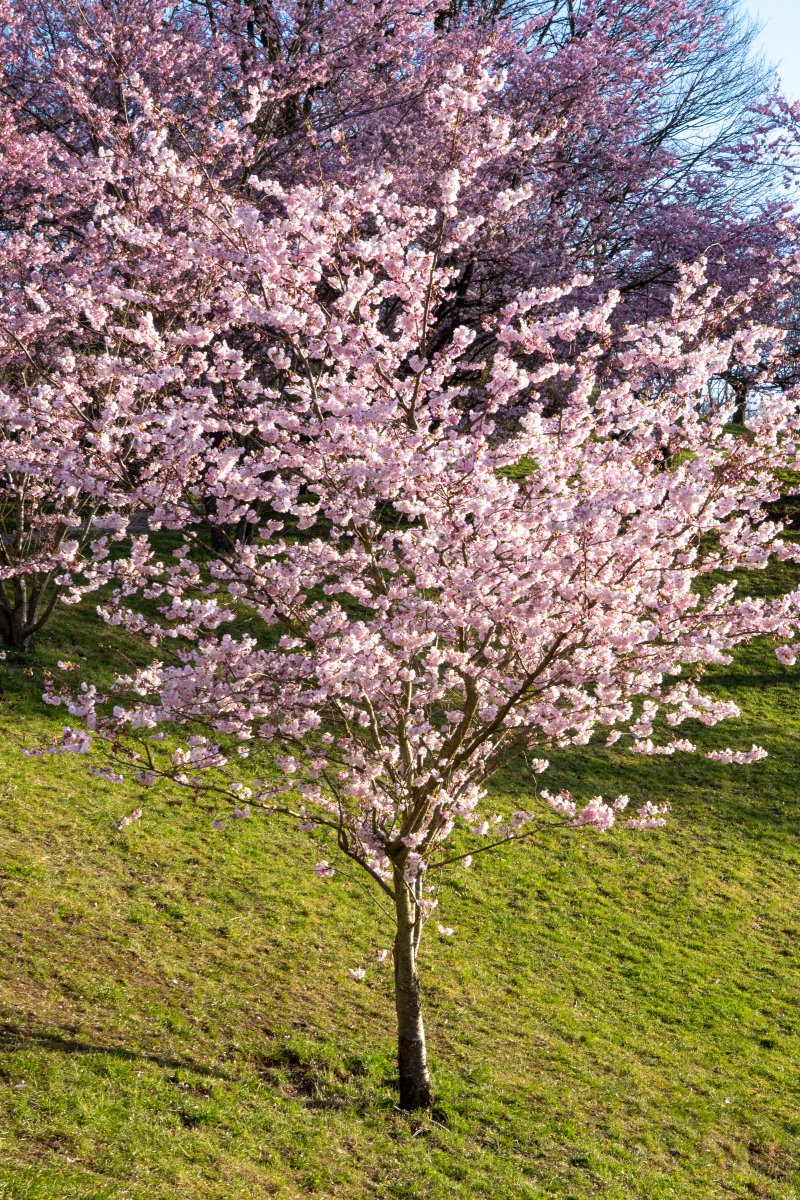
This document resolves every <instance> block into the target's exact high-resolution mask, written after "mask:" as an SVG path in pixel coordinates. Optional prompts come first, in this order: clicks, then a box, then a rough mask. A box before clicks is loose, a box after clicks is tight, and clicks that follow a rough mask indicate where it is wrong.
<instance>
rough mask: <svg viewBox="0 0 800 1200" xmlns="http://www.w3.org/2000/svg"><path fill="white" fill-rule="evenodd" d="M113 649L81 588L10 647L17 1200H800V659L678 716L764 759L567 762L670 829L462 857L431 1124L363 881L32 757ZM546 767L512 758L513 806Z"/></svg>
mask: <svg viewBox="0 0 800 1200" xmlns="http://www.w3.org/2000/svg"><path fill="white" fill-rule="evenodd" d="M788 570H789V568H784V569H783V571H782V574H784V573H785V572H786V571H788ZM751 582H753V583H756V584H759V585H760V586H764V585H765V584H768V583H769V581H768V580H763V579H761V580H759V579H758V578H757V579H755V580H753V581H751ZM772 582H773V583H775V582H776V580H775V579H773V581H772ZM782 582H785V579H784V580H783V581H782ZM122 649H124V643H123V641H122V639H121V638H120V637H119V635H117V634H115V633H114V631H107V630H105V629H100V628H98V626H97V623H96V619H95V618H93V616H92V615H91V608H90V606H86V607H85V608H80V609H77V610H70V611H69V612H65V613H63V614H61V615H60V616H59V618H58V621H57V622H56V623H55V624H54V625H53V626H52V628H51V630H50V631H49V633H48V634H47V635H46V637H45V638H44V639H43V641H42V643H41V645H40V648H39V653H38V656H37V660H36V665H35V667H34V671H33V674H32V675H30V674H27V673H26V672H27V671H29V670H30V666H29V664H27V663H24V662H23V661H22V660H14V659H13V658H12V657H11V656H9V658H8V660H7V661H6V662H5V663H3V664H0V672H2V673H1V674H0V685H2V695H0V731H1V732H2V744H1V745H0V764H1V766H0V799H2V814H3V816H2V822H1V823H0V945H2V969H1V971H0V974H1V975H2V978H1V979H0V1114H2V1115H1V1116H0V1200H67V1198H69V1200H101V1198H104V1200H105V1198H109V1200H110V1198H112V1197H113V1198H114V1200H162V1198H163V1200H167V1198H169V1200H188V1198H190V1197H191V1198H192V1200H195V1198H197V1200H200V1198H203V1200H211V1198H214V1200H244V1198H246V1197H259V1198H260V1197H268V1196H280V1197H315V1198H318V1200H322V1198H323V1197H326V1198H330V1197H354V1198H355V1197H358V1198H361V1197H380V1198H387V1200H427V1198H428V1197H430V1198H431V1200H434V1198H436V1200H439V1198H442V1200H444V1198H445V1197H448V1198H449V1197H453V1198H458V1200H461V1198H466V1197H477V1196H491V1197H492V1198H493V1200H532V1198H534V1197H537V1198H538V1197H545V1196H556V1197H560V1198H563V1200H567V1198H574V1200H578V1198H581V1200H583V1198H585V1197H603V1198H604V1200H632V1198H634V1197H636V1198H639V1197H641V1198H642V1200H645V1198H646V1200H662V1198H663V1200H666V1198H667V1197H681V1198H685V1197H692V1198H694V1197H697V1198H698V1200H699V1198H705V1197H750V1196H757V1197H772V1198H775V1200H777V1198H779V1197H780V1198H781V1200H790V1198H792V1200H794V1198H795V1197H796V1196H797V1194H798V1190H799V1189H800V1151H798V1135H800V1068H799V1067H798V1049H799V1046H798V1033H800V1010H799V1009H798V1004H800V943H799V941H798V938H799V937H800V912H798V884H800V828H799V827H798V815H800V813H799V809H800V802H799V801H798V783H800V764H798V761H797V753H796V746H797V735H798V731H799V730H800V713H799V712H798V694H799V692H800V670H795V671H790V670H785V669H784V668H782V667H781V666H780V665H779V664H778V663H777V662H776V661H775V659H774V657H773V656H772V655H771V654H770V653H769V652H766V651H765V650H764V648H755V647H754V648H749V649H746V650H744V651H742V653H741V654H740V655H739V656H738V658H737V661H736V664H735V666H732V667H730V668H726V669H724V670H722V671H719V672H717V674H716V676H715V677H714V680H713V686H714V687H715V688H716V690H717V691H718V692H720V693H723V694H725V695H730V696H733V697H734V698H735V699H736V700H737V702H738V703H739V704H740V705H741V707H742V708H743V710H744V713H745V716H744V719H743V721H741V722H739V723H737V724H736V725H735V726H733V725H730V724H728V725H723V726H719V727H717V728H716V729H712V730H706V729H704V728H703V727H701V726H697V727H694V728H689V726H688V725H687V726H684V727H682V735H684V730H685V736H689V737H691V738H692V739H693V740H696V741H698V742H700V743H701V744H703V745H704V746H707V747H724V746H726V745H728V744H731V745H735V746H737V747H741V746H749V745H750V743H751V742H753V741H756V742H759V743H761V744H763V745H765V746H766V747H767V748H768V749H769V751H770V755H771V757H770V758H768V759H766V760H764V761H763V762H761V763H759V764H757V765H755V766H753V767H749V768H744V769H737V768H734V767H725V766H720V765H718V764H714V763H710V762H708V761H706V760H704V759H701V758H699V757H687V756H683V757H682V759H681V760H680V761H677V760H646V759H638V758H636V757H635V756H633V755H626V754H625V753H620V752H611V751H607V750H605V749H604V748H602V747H600V746H589V747H586V748H583V749H581V750H577V751H574V752H571V753H569V754H564V755H561V756H560V757H559V758H558V760H557V761H554V765H553V767H552V768H551V771H550V772H548V775H547V776H546V777H545V779H546V781H547V783H548V786H550V787H553V786H554V785H555V786H559V787H560V786H567V787H569V788H570V789H571V790H573V792H574V793H575V794H576V795H577V796H578V797H581V798H583V797H587V796H589V795H591V794H593V793H595V792H597V791H600V792H602V793H603V794H605V795H606V796H609V795H611V796H613V795H616V794H617V793H618V792H621V791H628V792H629V793H630V794H631V796H632V797H633V799H634V801H639V802H641V801H644V800H646V799H654V800H655V799H663V798H665V797H666V798H669V799H671V800H672V802H673V805H674V813H673V816H672V819H671V820H670V823H669V827H668V829H667V830H666V831H665V832H663V833H657V834H632V833H628V832H625V831H617V830H614V831H612V833H611V834H609V835H604V836H597V835H594V834H591V833H586V832H581V833H579V834H576V835H564V834H559V835H557V836H556V835H553V836H549V837H544V838H542V839H541V841H539V842H537V843H536V844H531V845H530V846H529V847H528V849H517V850H515V851H508V852H504V853H501V854H498V855H497V856H496V857H492V856H486V857H484V858H478V859H476V860H475V865H474V867H473V868H472V869H471V870H470V871H462V872H459V873H457V874H455V875H454V876H453V877H452V879H451V881H450V883H449V884H447V885H446V887H445V889H444V893H443V896H442V899H441V910H440V911H441V919H442V920H443V921H445V922H446V923H447V924H452V925H454V926H455V927H456V935H455V937H454V938H452V939H451V940H446V939H443V938H440V937H438V935H436V934H435V933H433V934H432V935H431V936H429V937H428V938H427V942H426V944H425V949H424V955H423V970H424V974H425V986H426V995H427V1019H428V1026H429V1036H430V1043H431V1054H432V1059H433V1070H434V1074H435V1081H436V1089H437V1096H438V1102H437V1107H436V1109H435V1111H434V1113H433V1114H432V1117H430V1118H425V1119H416V1118H414V1119H412V1118H409V1117H407V1116H405V1115H403V1114H401V1113H400V1112H398V1111H397V1110H396V1108H395V1107H394V1104H395V1092H394V1082H395V1080H394V1066H393V1061H392V1058H393V1041H392V1038H393V1017H392V1001H391V991H390V986H389V983H390V977H389V970H388V966H387V964H383V965H381V966H374V967H372V968H371V969H370V970H369V971H368V974H367V979H366V981H365V982H364V983H362V984H356V983H353V982H351V981H350V980H349V978H348V976H347V968H348V967H352V966H357V965H361V964H366V963H367V962H368V960H369V959H370V958H372V957H374V950H375V949H376V948H382V947H386V946H388V944H389V935H388V932H387V928H386V924H385V922H384V923H383V924H382V922H383V918H382V917H381V915H380V913H378V912H377V910H373V909H371V908H370V904H369V901H368V900H367V899H366V897H365V896H364V893H363V892H362V890H361V888H360V886H359V884H358V882H357V881H355V880H354V879H350V878H348V877H347V876H346V874H343V873H339V874H337V876H336V878H335V879H334V880H333V881H331V882H330V883H329V884H320V883H317V882H316V881H315V880H314V879H313V875H312V874H311V873H310V867H311V864H312V863H313V861H314V859H315V857H318V854H315V848H314V847H313V845H311V844H310V843H305V842H304V843H303V844H301V845H299V846H298V844H297V843H296V842H295V841H294V840H293V839H292V837H291V835H290V834H287V833H282V832H278V833H277V834H274V835H271V836H270V837H269V838H268V836H267V830H266V829H265V828H264V825H263V824H262V823H261V822H259V821H255V820H254V821H252V822H235V823H233V824H234V826H235V827H233V828H230V827H229V829H228V830H227V831H225V832H224V833H223V832H215V831H213V830H212V829H211V828H210V826H209V818H208V814H207V813H201V812H198V811H197V810H196V809H194V808H192V806H191V805H189V804H183V805H182V804H179V803H176V802H174V801H173V802H170V800H169V798H168V797H165V796H162V797H160V798H154V797H153V796H151V795H149V794H148V795H147V796H146V797H145V798H144V801H143V803H144V807H145V816H144V818H143V820H142V821H141V822H139V823H137V824H135V825H132V826H131V827H129V828H127V829H125V830H123V831H121V832H118V831H116V830H115V828H114V824H115V821H116V820H118V819H119V817H120V816H121V815H122V814H124V813H125V812H127V811H129V810H130V809H131V808H132V807H134V806H135V805H136V804H137V803H139V802H142V796H141V789H137V788H135V787H130V786H128V785H127V784H126V785H124V786H121V787H114V786H112V785H109V784H106V783H104V782H102V781H97V780H92V779H91V778H89V777H88V776H87V775H86V773H85V763H84V762H82V761H75V760H64V759H60V758H56V759H51V760H48V761H46V762H45V763H44V764H42V763H39V762H31V761H29V760H26V759H24V758H23V757H22V756H21V755H20V753H19V746H20V745H21V743H22V740H23V738H24V737H28V738H37V737H41V736H43V735H44V734H46V733H48V732H50V731H52V730H53V729H54V727H55V725H56V723H57V721H58V718H59V716H60V714H59V713H58V712H55V713H53V712H52V711H50V712H48V711H43V706H42V705H41V703H40V702H39V699H38V697H39V695H40V694H41V682H42V668H43V667H44V668H48V667H50V668H52V667H53V665H54V663H55V660H56V659H57V658H58V657H62V658H63V657H65V656H66V657H69V658H72V659H75V660H76V661H79V662H81V663H82V665H85V666H87V667H88V668H91V670H92V671H94V670H98V671H100V672H101V673H102V672H103V671H104V670H107V669H108V663H109V661H110V659H109V656H110V655H111V653H112V650H113V651H114V652H115V653H118V652H120V651H121V650H122ZM82 655H84V656H86V661H85V663H84V660H83V659H82V658H81V656H82ZM89 673H90V672H89V671H87V674H89ZM530 786H531V785H530V783H529V780H528V779H526V777H525V776H524V775H523V774H522V773H521V772H520V771H514V770H511V771H509V772H507V774H506V775H505V776H504V777H503V778H502V779H500V780H498V781H497V783H496V784H495V787H494V794H495V799H496V804H497V810H498V811H503V810H506V809H508V808H509V807H520V806H521V805H524V804H526V802H527V801H528V799H529V788H530ZM324 853H325V851H324V850H323V854H324ZM327 856H329V857H332V854H331V853H330V852H328V855H327Z"/></svg>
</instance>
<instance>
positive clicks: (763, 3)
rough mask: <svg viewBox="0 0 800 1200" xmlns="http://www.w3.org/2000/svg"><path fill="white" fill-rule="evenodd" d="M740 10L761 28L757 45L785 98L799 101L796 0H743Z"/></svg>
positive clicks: (799, 24)
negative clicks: (753, 18) (776, 76)
mask: <svg viewBox="0 0 800 1200" xmlns="http://www.w3.org/2000/svg"><path fill="white" fill-rule="evenodd" d="M700 3H702V0H700ZM744 7H745V8H746V9H747V10H748V12H750V13H751V14H752V16H754V17H756V18H757V19H758V21H759V24H761V25H763V26H764V30H763V33H762V34H761V45H762V48H763V50H764V54H765V57H766V58H767V60H768V61H769V62H771V63H772V64H773V65H774V66H776V67H778V74H779V75H780V78H781V82H782V84H783V90H784V92H785V94H786V96H787V97H788V98H789V99H790V100H800V0H745V5H744Z"/></svg>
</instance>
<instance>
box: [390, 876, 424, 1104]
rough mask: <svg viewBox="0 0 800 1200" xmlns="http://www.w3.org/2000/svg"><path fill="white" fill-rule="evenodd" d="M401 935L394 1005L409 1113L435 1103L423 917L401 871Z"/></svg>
mask: <svg viewBox="0 0 800 1200" xmlns="http://www.w3.org/2000/svg"><path fill="white" fill-rule="evenodd" d="M395 895H396V901H395V908H396V911H397V934H396V936H395V940H394V1002H395V1008H396V1010H397V1066H398V1070H399V1073H400V1107H401V1108H404V1109H406V1110H407V1111H408V1112H414V1111H416V1110H419V1109H421V1108H430V1107H431V1104H432V1103H433V1092H432V1089H431V1077H430V1074H429V1072H428V1056H427V1052H426V1049H425V1027H424V1025H423V1024H422V995H421V990H420V986H419V972H418V971H417V945H418V943H419V931H420V924H419V914H418V910H417V906H416V904H415V903H414V899H413V897H412V896H411V895H410V894H409V889H408V887H407V885H406V884H405V883H404V882H403V879H402V875H401V874H400V872H399V871H396V872H395Z"/></svg>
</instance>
